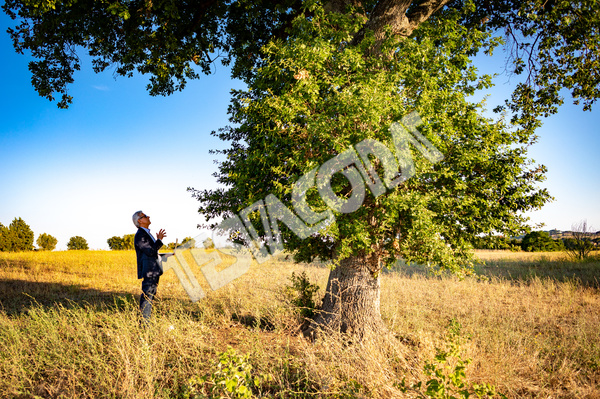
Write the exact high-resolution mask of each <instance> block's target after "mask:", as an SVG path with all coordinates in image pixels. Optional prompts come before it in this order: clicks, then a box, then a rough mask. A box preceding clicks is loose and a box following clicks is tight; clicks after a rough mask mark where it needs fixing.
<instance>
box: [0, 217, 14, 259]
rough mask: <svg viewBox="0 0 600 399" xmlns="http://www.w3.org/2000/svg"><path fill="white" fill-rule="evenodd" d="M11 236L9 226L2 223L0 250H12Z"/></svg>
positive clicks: (0, 224) (0, 227) (0, 225)
mask: <svg viewBox="0 0 600 399" xmlns="http://www.w3.org/2000/svg"><path fill="white" fill-rule="evenodd" d="M11 242H12V240H11V238H10V233H9V231H8V227H6V226H4V225H3V224H2V223H0V251H3V252H6V251H9V250H10V247H11Z"/></svg>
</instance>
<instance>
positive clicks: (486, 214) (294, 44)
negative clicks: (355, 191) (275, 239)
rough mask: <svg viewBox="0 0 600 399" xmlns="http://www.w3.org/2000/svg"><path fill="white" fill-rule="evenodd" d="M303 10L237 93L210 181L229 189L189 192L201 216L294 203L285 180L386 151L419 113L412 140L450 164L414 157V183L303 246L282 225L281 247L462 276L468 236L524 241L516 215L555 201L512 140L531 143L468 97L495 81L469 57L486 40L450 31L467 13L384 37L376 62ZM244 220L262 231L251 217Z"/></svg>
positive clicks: (348, 20) (299, 253)
mask: <svg viewBox="0 0 600 399" xmlns="http://www.w3.org/2000/svg"><path fill="white" fill-rule="evenodd" d="M309 4H310V5H309ZM307 7H309V8H310V9H309V10H306V15H300V16H299V17H298V18H297V19H296V20H295V21H294V23H293V27H292V28H291V29H290V30H288V38H287V40H285V41H282V40H273V41H271V42H269V43H268V44H266V45H265V46H264V47H263V49H262V59H263V60H264V65H263V66H262V67H261V68H258V69H257V70H256V72H255V73H254V75H253V77H252V79H250V80H249V81H248V90H245V91H235V92H234V94H233V100H232V104H231V107H230V115H231V122H232V123H234V124H235V126H231V127H228V128H225V129H222V130H221V131H220V132H218V133H215V135H217V136H218V137H220V138H221V139H222V140H225V141H229V142H231V143H232V145H231V148H229V149H227V150H223V151H218V152H221V153H222V154H223V158H224V159H226V160H225V161H223V162H222V163H221V164H220V166H219V173H218V182H219V183H220V184H221V185H223V186H224V187H225V188H220V189H217V190H199V191H194V196H195V197H196V198H198V200H199V201H200V202H201V206H200V212H201V213H202V214H203V215H204V216H205V217H206V218H207V220H211V219H212V218H218V217H224V216H227V215H231V214H236V213H238V212H240V211H242V210H243V209H244V208H246V207H248V206H250V205H252V204H254V203H256V202H257V201H261V200H262V199H263V198H265V197H266V196H267V195H268V194H273V195H274V196H276V197H277V198H279V199H280V200H281V201H282V202H283V203H284V204H285V205H286V206H288V207H289V208H290V209H292V198H291V193H292V190H293V185H294V184H295V183H296V182H297V181H298V180H299V179H300V178H301V177H302V176H303V175H304V174H306V173H307V172H309V171H311V170H312V169H314V168H316V167H319V166H320V165H322V164H323V163H325V162H326V161H328V160H330V159H331V158H332V157H334V156H335V155H337V154H340V153H342V152H343V151H346V150H348V149H352V146H353V145H355V144H357V143H359V142H361V141H362V140H365V139H372V140H377V141H379V142H381V143H383V144H385V145H386V146H387V147H388V148H393V143H392V139H391V137H390V132H389V127H390V125H391V124H392V123H393V122H396V121H399V120H401V119H402V118H403V117H404V116H406V115H407V114H409V113H410V112H412V111H416V112H418V114H419V115H420V116H421V119H422V121H423V124H422V125H420V126H419V127H418V130H419V132H420V133H421V134H423V135H424V136H425V137H427V138H428V139H429V140H430V141H431V142H432V143H433V145H434V146H436V148H438V149H439V150H440V151H441V152H442V153H443V154H444V159H443V160H442V161H440V162H438V163H436V164H434V165H432V164H431V163H430V162H429V161H427V160H426V159H425V158H424V157H422V156H421V154H420V153H418V152H417V151H414V152H413V157H414V161H415V170H416V172H417V173H416V175H415V176H414V177H413V178H411V179H410V180H408V181H406V182H404V183H403V184H402V185H400V186H398V187H396V188H394V189H390V190H389V191H388V192H387V193H385V195H381V196H378V197H375V196H373V195H371V193H370V192H369V191H367V197H366V199H365V201H364V202H363V204H362V206H361V207H360V208H359V209H357V210H356V211H355V212H353V213H351V214H344V213H339V212H335V211H334V212H333V213H334V216H335V219H336V222H335V223H332V224H330V225H329V226H328V227H327V228H326V229H324V230H322V231H321V232H319V233H318V234H314V235H312V236H310V237H309V238H307V239H304V240H300V239H299V238H298V237H296V236H295V235H294V234H293V233H292V232H291V231H289V230H288V229H287V228H286V226H284V225H281V226H280V228H281V232H282V241H283V246H284V248H285V249H287V250H289V251H291V252H293V253H294V256H295V259H296V260H300V261H312V260H313V259H315V258H321V259H335V261H337V262H339V261H340V260H342V259H344V258H347V257H350V256H365V257H366V256H369V255H371V254H373V253H375V254H376V255H378V256H379V259H381V266H384V265H388V266H389V265H393V264H394V262H395V261H396V260H397V259H399V258H403V259H405V260H406V261H409V262H417V263H421V264H428V265H432V266H440V267H441V268H445V269H450V270H452V271H455V272H457V273H459V274H464V273H469V268H468V267H469V266H470V264H471V263H470V262H471V257H470V253H469V250H470V248H471V241H472V237H473V236H476V235H478V234H490V233H492V232H495V233H497V234H504V235H507V236H513V235H518V234H520V233H521V232H522V231H523V230H524V228H525V227H524V225H523V223H524V221H525V219H524V218H523V217H522V216H519V215H520V214H521V212H522V211H526V210H531V209H537V208H539V207H540V206H542V205H543V204H544V203H545V202H546V201H547V199H548V198H549V195H548V193H547V192H546V190H544V189H538V188H536V185H537V183H538V182H539V181H541V180H543V178H544V176H543V175H544V171H545V169H544V168H543V167H539V166H535V165H532V164H531V161H530V160H528V159H527V157H526V151H527V145H520V144H519V143H528V142H529V141H530V140H532V139H533V138H532V137H531V136H523V134H524V133H522V132H521V133H516V132H515V131H513V130H512V129H511V128H510V126H508V125H507V124H506V123H505V122H504V121H503V120H499V121H494V120H490V119H487V118H485V117H483V116H482V115H481V114H482V110H481V107H480V104H473V103H470V102H469V101H468V95H469V94H472V93H473V92H474V91H475V90H477V89H481V88H485V87H489V86H490V77H489V76H477V73H476V69H475V67H474V66H473V65H471V63H470V61H469V57H470V56H471V55H473V54H475V53H476V52H477V51H478V50H480V49H484V48H491V47H493V46H494V45H495V42H494V40H493V38H491V37H490V35H489V34H487V33H486V32H484V31H483V30H480V29H477V28H472V29H467V28H466V27H464V26H461V25H460V24H458V21H460V19H461V18H463V17H464V15H465V14H466V13H468V11H466V10H465V11H457V10H452V9H451V10H445V11H443V12H440V14H439V15H438V16H437V17H436V18H433V19H432V20H430V21H428V22H425V23H423V24H421V26H420V27H419V29H417V31H416V32H415V33H414V37H413V39H411V40H403V39H401V40H396V39H395V38H393V37H388V38H387V39H386V40H385V41H384V43H383V44H382V48H383V49H384V50H383V52H384V53H385V52H386V51H389V53H390V54H393V56H390V57H386V56H374V55H372V53H371V52H372V47H371V44H372V40H371V39H372V38H371V39H369V38H368V37H367V38H365V40H364V41H363V42H362V43H361V44H359V45H357V46H349V45H347V44H348V42H349V41H350V40H351V39H352V37H354V35H355V33H356V31H357V30H359V29H360V26H361V21H360V20H358V19H357V18H356V17H355V16H354V15H353V14H351V13H349V14H331V13H325V12H324V11H323V9H322V8H321V7H320V6H319V4H317V3H307ZM379 171H381V170H379ZM331 187H332V189H333V190H334V191H335V192H336V194H337V195H338V196H339V197H345V198H347V197H348V196H349V195H350V193H351V190H352V187H351V186H350V184H349V182H348V180H347V179H346V178H345V177H344V176H343V175H342V174H341V173H340V174H336V175H335V176H334V178H333V179H332V181H331ZM307 203H308V205H309V206H310V207H311V208H312V209H313V210H314V211H315V212H317V213H319V212H324V211H327V210H328V206H327V205H326V204H325V203H324V201H323V200H322V199H321V198H320V196H319V195H318V193H317V190H316V188H315V187H313V188H311V189H310V190H309V191H308V192H307ZM250 218H251V220H253V221H255V222H256V224H255V225H254V227H255V229H256V230H257V231H258V232H259V234H263V233H264V230H263V228H262V223H261V221H260V220H261V219H260V215H259V214H258V212H254V213H252V214H250Z"/></svg>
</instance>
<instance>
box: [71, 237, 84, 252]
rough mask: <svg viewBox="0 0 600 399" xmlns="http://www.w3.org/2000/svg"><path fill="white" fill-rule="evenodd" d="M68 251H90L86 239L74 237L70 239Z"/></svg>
mask: <svg viewBox="0 0 600 399" xmlns="http://www.w3.org/2000/svg"><path fill="white" fill-rule="evenodd" d="M67 249H69V250H76V249H89V248H88V243H87V241H86V240H85V238H83V237H81V236H74V237H71V238H70V239H69V242H68V243H67Z"/></svg>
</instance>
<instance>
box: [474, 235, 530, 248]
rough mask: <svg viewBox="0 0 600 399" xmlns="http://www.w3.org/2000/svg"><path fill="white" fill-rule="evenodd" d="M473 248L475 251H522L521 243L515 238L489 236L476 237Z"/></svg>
mask: <svg viewBox="0 0 600 399" xmlns="http://www.w3.org/2000/svg"><path fill="white" fill-rule="evenodd" d="M473 247H474V248H475V249H510V250H511V251H514V250H520V249H521V242H520V241H519V240H516V239H514V238H508V237H503V236H496V235H487V236H483V237H475V238H474V239H473Z"/></svg>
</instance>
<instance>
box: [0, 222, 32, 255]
mask: <svg viewBox="0 0 600 399" xmlns="http://www.w3.org/2000/svg"><path fill="white" fill-rule="evenodd" d="M32 250H33V231H32V230H31V228H30V227H29V225H28V224H27V223H25V221H24V220H23V219H21V218H14V220H13V221H12V222H11V224H10V225H9V226H8V227H5V226H3V225H2V224H1V223H0V251H10V252H18V251H32Z"/></svg>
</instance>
